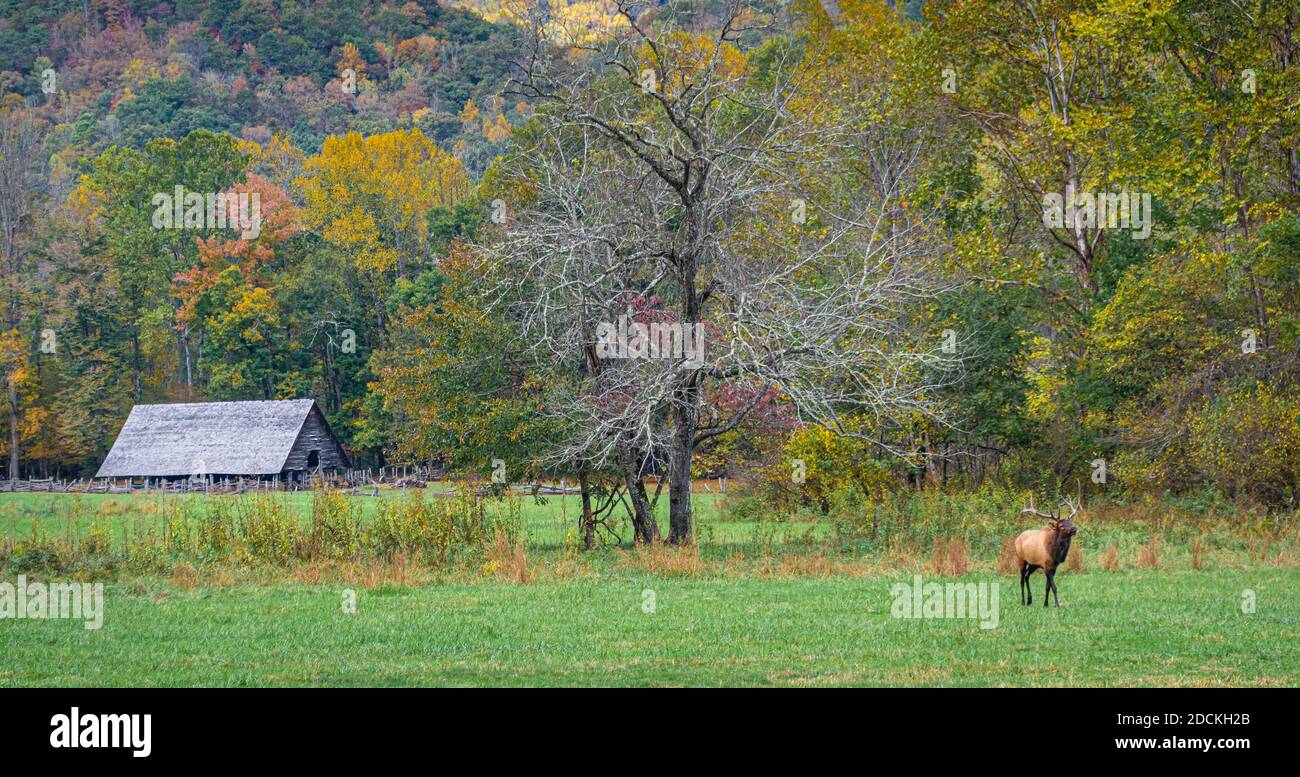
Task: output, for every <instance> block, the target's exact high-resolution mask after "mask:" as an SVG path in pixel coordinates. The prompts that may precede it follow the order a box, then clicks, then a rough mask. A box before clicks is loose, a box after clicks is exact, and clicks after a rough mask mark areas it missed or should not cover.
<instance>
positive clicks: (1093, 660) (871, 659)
mask: <svg viewBox="0 0 1300 777" xmlns="http://www.w3.org/2000/svg"><path fill="white" fill-rule="evenodd" d="M194 498H198V499H202V498H203V497H194ZM212 498H217V497H212ZM306 498H307V496H306V495H301V496H294V497H291V499H292V500H293V501H294V502H295V504H298V505H299V506H305V505H306V502H305V501H303V500H305V499H306ZM380 498H381V499H384V498H395V497H389V496H385V497H380ZM67 499H68V497H66V496H60V495H31V494H21V495H8V496H0V519H3V520H6V521H7V522H8V524H9V527H8V529H7V531H9V532H10V533H11V534H15V533H16V534H17V535H18V536H19V537H22V536H27V535H30V534H31V532H32V527H33V525H36V527H37V531H38V532H48V533H51V534H57V533H58V532H59V531H62V530H65V529H66V528H67V526H69V525H70V524H69V518H68V513H69V511H68V510H67V509H66V507H67V505H68V504H69V503H68V502H67V501H66V500H67ZM81 499H82V500H83V502H81V503H80V504H81V505H82V506H83V507H84V506H86V505H91V506H92V507H91V512H93V513H94V514H96V515H98V516H101V517H103V518H105V519H111V520H113V521H114V522H115V525H116V526H120V525H121V524H124V523H129V522H131V521H135V520H139V519H140V518H139V516H140V515H144V516H146V517H145V518H144V520H153V519H155V518H157V516H156V515H154V512H153V511H154V508H153V507H151V506H150V504H151V503H150V502H148V501H145V500H141V498H140V497H132V496H98V497H82V498H81ZM132 500H135V501H132ZM572 501H573V500H570V504H569V505H568V507H569V515H568V517H567V518H566V517H565V516H563V515H560V514H559V505H558V502H557V501H552V502H551V503H549V504H547V505H540V506H539V505H528V506H526V507H525V508H524V512H525V526H526V529H527V535H528V540H527V543H528V544H527V553H528V557H527V561H526V562H525V566H526V567H527V569H528V574H527V575H526V576H525V577H524V578H521V579H525V580H526V583H524V584H521V583H519V582H517V581H512V580H509V579H503V577H502V575H501V574H499V573H497V574H493V573H490V572H487V571H485V570H484V569H483V568H481V566H480V565H479V563H478V560H477V559H476V561H475V563H474V564H473V565H472V566H470V567H468V568H466V569H463V570H461V571H460V573H456V574H453V573H450V572H439V573H431V572H427V571H426V572H423V573H421V572H420V571H419V570H416V569H414V568H410V567H401V566H399V567H394V566H393V565H391V564H389V565H382V564H375V563H370V564H365V563H359V562H358V563H351V564H348V563H315V564H298V565H295V566H293V567H292V568H291V569H290V568H280V567H277V566H266V565H262V566H259V565H250V566H240V565H221V564H210V565H209V564H196V565H195V567H194V568H191V567H189V566H186V567H185V571H184V573H183V574H181V573H180V572H177V573H175V574H170V575H169V574H152V575H151V574H135V573H129V572H121V573H119V574H116V575H113V576H110V577H108V578H106V582H105V596H106V601H105V611H104V622H103V627H102V628H100V629H99V630H86V629H85V628H83V625H82V623H81V622H80V621H71V620H45V621H37V620H9V619H3V620H0V655H3V656H4V659H3V661H0V686H33V685H35V686H44V685H57V686H62V685H68V686H76V685H205V686H209V685H217V686H226V685H237V686H243V685H367V686H369V685H489V684H491V685H777V686H782V685H1053V686H1055V685H1108V686H1131V685H1179V686H1182V685H1198V686H1199V685H1234V686H1236V685H1284V686H1295V685H1297V684H1300V596H1298V595H1297V594H1300V567H1297V565H1296V564H1295V563H1293V562H1292V561H1291V559H1290V556H1288V555H1287V554H1288V553H1290V552H1291V550H1290V549H1289V546H1285V545H1284V546H1283V547H1282V548H1280V549H1274V548H1272V547H1269V548H1267V549H1266V552H1267V555H1265V552H1254V551H1252V550H1251V545H1250V542H1251V540H1250V537H1251V536H1253V535H1252V534H1250V532H1249V531H1247V529H1243V528H1240V527H1239V528H1238V529H1235V530H1233V531H1232V532H1228V531H1227V530H1224V531H1223V532H1222V535H1223V536H1221V537H1218V539H1215V540H1213V541H1212V542H1209V543H1208V545H1209V549H1207V550H1202V551H1200V552H1199V553H1198V554H1196V556H1195V557H1196V558H1198V559H1199V560H1198V561H1196V562H1194V563H1193V561H1192V560H1191V559H1192V558H1193V555H1192V554H1190V553H1189V552H1188V550H1187V548H1185V547H1183V546H1182V545H1180V544H1179V537H1180V535H1179V532H1178V530H1176V529H1169V528H1166V529H1165V530H1163V532H1162V534H1161V538H1162V539H1161V542H1162V544H1161V546H1160V551H1159V554H1160V555H1159V560H1158V561H1156V562H1155V563H1154V564H1153V565H1152V566H1149V567H1146V566H1142V565H1141V563H1140V562H1139V561H1138V559H1140V558H1141V554H1142V552H1143V547H1144V546H1143V544H1142V543H1143V542H1144V541H1146V538H1147V537H1148V535H1150V533H1151V526H1149V525H1146V524H1142V523H1134V524H1128V523H1122V522H1120V521H1119V520H1118V519H1114V520H1109V521H1103V520H1100V519H1099V520H1096V521H1094V522H1092V523H1091V524H1090V525H1085V529H1084V531H1085V533H1084V534H1081V538H1082V539H1083V540H1084V541H1083V542H1082V543H1081V544H1082V545H1083V546H1084V547H1088V548H1089V550H1088V553H1089V558H1090V559H1092V560H1095V559H1096V558H1097V557H1098V556H1099V555H1100V546H1101V545H1103V544H1104V543H1115V544H1119V545H1120V547H1121V553H1120V558H1121V560H1122V563H1120V564H1119V565H1118V566H1117V567H1116V568H1114V569H1110V570H1103V569H1102V568H1100V565H1099V564H1097V563H1095V561H1090V563H1089V564H1088V565H1087V571H1086V572H1083V573H1079V572H1075V573H1062V574H1060V575H1058V578H1057V579H1058V584H1059V587H1060V590H1061V594H1062V596H1061V604H1062V606H1061V607H1060V608H1059V609H1058V608H1043V607H1041V606H1039V605H1040V604H1041V602H1042V599H1041V596H1042V585H1043V578H1042V576H1041V574H1040V575H1038V576H1036V577H1035V579H1034V584H1035V606H1034V607H1022V606H1021V605H1020V604H1019V603H1018V586H1017V582H1016V578H1015V576H1014V575H1010V574H1001V573H999V572H998V563H997V558H996V550H994V551H993V553H992V555H990V554H989V553H984V554H979V553H976V554H973V557H972V558H971V560H970V563H969V569H970V571H969V572H967V573H966V574H964V575H962V576H960V577H959V578H951V579H959V580H961V581H963V582H971V583H977V584H981V583H983V584H998V585H999V586H1000V587H999V589H998V593H999V601H998V604H999V607H998V609H997V611H996V612H997V626H996V628H990V629H982V628H980V625H979V622H978V621H977V620H975V619H970V618H965V619H961V618H939V619H904V618H898V617H893V616H892V615H891V605H892V603H893V602H894V596H893V592H892V591H891V588H892V587H893V586H894V585H895V584H898V583H910V582H912V575H913V574H923V575H926V581H927V582H932V581H940V582H944V581H946V580H947V579H945V578H940V577H936V576H935V570H934V569H932V568H931V567H930V566H929V562H928V560H927V559H926V557H925V554H924V553H919V552H918V553H915V554H913V556H914V558H913V559H912V561H911V563H909V562H908V560H907V558H905V557H900V556H899V549H897V548H893V549H891V550H886V551H881V552H879V553H871V552H860V553H859V552H851V551H850V552H844V551H839V552H836V551H835V550H834V543H833V542H832V540H833V536H832V535H833V529H832V528H831V527H830V526H828V525H827V524H825V523H794V524H782V525H781V528H780V534H779V536H778V537H777V539H776V540H775V541H774V542H770V543H768V544H766V545H765V543H764V538H765V537H766V538H769V539H770V536H771V535H770V534H768V533H766V529H765V528H764V527H763V526H761V525H756V524H752V523H747V522H744V521H732V520H724V519H723V515H722V511H721V509H720V506H719V505H718V504H717V502H716V500H714V499H712V498H709V497H701V509H702V514H703V518H702V522H701V531H700V536H701V539H702V540H703V541H702V543H701V548H700V549H699V550H697V551H694V552H692V551H684V552H683V551H677V550H673V549H666V548H665V549H659V550H656V551H654V552H649V553H641V552H635V551H631V550H628V549H626V548H612V547H605V548H601V549H598V550H596V551H592V552H589V553H583V552H579V551H577V550H576V549H574V548H573V547H572V544H571V542H569V541H568V540H569V539H571V533H572V522H573V521H572V518H573V515H572V511H573V509H574V507H575V505H573V504H572ZM1107 523H1109V524H1113V525H1104V524H1107ZM61 527H62V528H61ZM78 530H80V528H78ZM1250 531H1253V530H1250ZM1000 532H1001V530H999V533H1000ZM1088 533H1091V535H1092V538H1093V539H1095V540H1100V539H1101V538H1104V541H1098V542H1097V543H1096V544H1095V545H1094V546H1088V545H1087V538H1088V537H1089V534H1088ZM1238 535H1240V537H1241V538H1242V539H1240V545H1241V547H1240V548H1239V547H1237V545H1236V544H1235V543H1238V542H1239V540H1238V539H1236V538H1237V537H1238ZM1196 536H1197V537H1205V536H1211V535H1210V534H1208V533H1207V532H1206V531H1198V533H1197V534H1196ZM1215 536H1218V535H1215ZM974 545H975V546H976V547H977V548H978V546H979V545H978V543H974ZM773 546H775V548H776V551H775V553H776V556H775V560H774V559H773V558H771V557H765V556H764V553H765V552H768V553H770V552H772V551H771V549H772V547H773ZM988 547H990V548H994V549H996V544H990V545H989V546H988ZM520 552H523V551H522V550H521V551H520ZM1252 554H1253V555H1252ZM1196 567H1199V568H1196ZM19 571H21V570H19V569H17V568H15V567H13V566H12V565H11V566H10V568H9V569H8V571H6V572H5V574H4V575H3V580H0V582H3V581H4V580H7V581H10V582H12V581H13V580H14V578H15V576H16V574H17V573H18V572H19ZM348 589H350V590H352V591H354V592H355V597H356V599H355V601H356V611H355V614H350V613H347V612H345V611H344V610H345V608H344V607H343V601H344V596H345V593H344V592H345V590H348ZM1245 592H1250V593H1251V595H1253V597H1254V600H1255V602H1254V603H1255V607H1254V611H1253V612H1243V607H1242V603H1243V594H1244V593H1245ZM651 602H652V603H653V607H651V606H649V605H650V603H651Z"/></svg>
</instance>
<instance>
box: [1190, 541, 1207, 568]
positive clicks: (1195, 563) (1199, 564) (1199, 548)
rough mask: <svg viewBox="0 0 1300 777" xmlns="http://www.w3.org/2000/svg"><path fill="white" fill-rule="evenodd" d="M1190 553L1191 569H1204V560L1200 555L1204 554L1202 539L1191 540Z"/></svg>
mask: <svg viewBox="0 0 1300 777" xmlns="http://www.w3.org/2000/svg"><path fill="white" fill-rule="evenodd" d="M1191 553H1192V569H1196V570H1201V569H1205V559H1204V557H1203V555H1202V554H1204V553H1205V540H1204V538H1202V537H1197V538H1196V539H1194V540H1192V545H1191Z"/></svg>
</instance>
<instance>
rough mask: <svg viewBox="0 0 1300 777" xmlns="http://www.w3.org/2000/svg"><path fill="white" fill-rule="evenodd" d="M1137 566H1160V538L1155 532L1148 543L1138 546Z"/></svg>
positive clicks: (1142, 567)
mask: <svg viewBox="0 0 1300 777" xmlns="http://www.w3.org/2000/svg"><path fill="white" fill-rule="evenodd" d="M1137 566H1138V569H1156V568H1158V567H1159V566H1160V538H1159V537H1158V536H1156V535H1155V534H1152V535H1151V539H1150V541H1148V542H1147V544H1145V545H1143V546H1141V547H1139V548H1138V553H1137Z"/></svg>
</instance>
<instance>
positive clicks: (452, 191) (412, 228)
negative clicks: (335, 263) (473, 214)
mask: <svg viewBox="0 0 1300 777" xmlns="http://www.w3.org/2000/svg"><path fill="white" fill-rule="evenodd" d="M303 172H304V175H303V177H302V178H300V179H299V180H298V185H299V187H300V188H301V190H302V193H303V197H304V200H305V201H306V211H305V213H304V219H305V220H306V222H307V224H308V225H309V226H311V227H314V228H317V229H319V230H320V231H321V233H322V235H324V237H325V239H326V240H328V241H329V242H331V243H333V244H335V245H337V246H340V247H343V248H347V249H349V250H352V251H356V252H357V253H356V261H357V264H358V266H359V267H360V268H362V269H370V270H380V271H385V270H388V269H390V268H392V267H393V266H394V265H395V264H397V263H399V262H400V261H401V260H402V258H403V254H402V251H409V252H410V255H411V256H412V258H414V256H415V255H423V250H422V248H421V246H422V245H423V242H424V240H425V238H426V237H427V231H428V224H427V214H428V212H429V210H430V209H432V208H434V207H450V206H452V205H455V204H456V203H458V202H460V201H461V200H462V199H464V198H465V197H466V196H468V194H469V188H470V184H469V174H468V173H467V172H466V171H465V168H464V166H463V165H462V164H461V163H460V160H458V159H456V158H455V157H454V156H452V155H451V154H448V153H447V152H445V151H442V150H441V149H439V148H438V147H437V146H436V145H434V143H433V142H432V141H430V140H429V139H428V138H426V137H425V136H424V134H423V133H422V132H420V130H419V129H411V130H402V131H397V132H389V133H385V134H382V135H371V136H369V137H362V136H361V135H360V134H359V133H356V132H352V133H349V134H347V135H341V136H340V135H336V136H332V137H330V138H327V139H326V140H325V144H324V146H323V147H322V149H321V153H320V154H319V155H317V156H314V157H312V158H310V159H308V160H307V161H306V162H305V163H304V165H303Z"/></svg>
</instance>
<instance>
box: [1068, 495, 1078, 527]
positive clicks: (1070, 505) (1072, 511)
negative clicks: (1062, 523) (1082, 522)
mask: <svg viewBox="0 0 1300 777" xmlns="http://www.w3.org/2000/svg"><path fill="white" fill-rule="evenodd" d="M1065 506H1066V507H1068V508H1070V514H1069V515H1068V516H1066V518H1065V520H1067V521H1069V520H1072V519H1073V518H1074V516H1076V515H1078V514H1079V506H1078V505H1077V504H1075V503H1074V500H1073V499H1071V498H1070V497H1068V496H1067V497H1066V498H1065Z"/></svg>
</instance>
